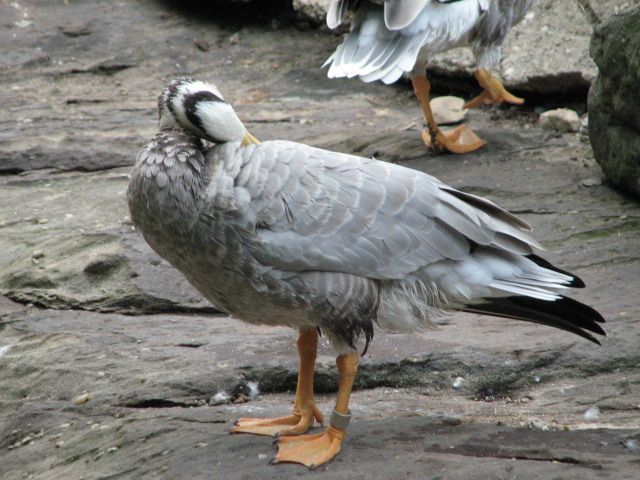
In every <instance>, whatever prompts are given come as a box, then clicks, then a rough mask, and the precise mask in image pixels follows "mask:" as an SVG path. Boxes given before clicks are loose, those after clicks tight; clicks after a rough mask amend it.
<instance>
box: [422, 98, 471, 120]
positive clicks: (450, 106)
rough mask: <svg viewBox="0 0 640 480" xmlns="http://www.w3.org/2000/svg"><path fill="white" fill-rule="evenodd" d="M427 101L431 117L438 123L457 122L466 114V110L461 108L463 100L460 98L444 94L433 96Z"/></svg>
mask: <svg viewBox="0 0 640 480" xmlns="http://www.w3.org/2000/svg"><path fill="white" fill-rule="evenodd" d="M429 103H430V105H431V110H432V112H433V117H434V119H435V121H436V123H438V124H441V125H447V124H451V123H458V122H461V121H462V120H464V118H465V117H466V116H467V112H468V110H466V109H465V108H463V106H464V100H463V99H462V98H458V97H452V96H447V95H445V96H443V97H436V98H433V99H431V102H429Z"/></svg>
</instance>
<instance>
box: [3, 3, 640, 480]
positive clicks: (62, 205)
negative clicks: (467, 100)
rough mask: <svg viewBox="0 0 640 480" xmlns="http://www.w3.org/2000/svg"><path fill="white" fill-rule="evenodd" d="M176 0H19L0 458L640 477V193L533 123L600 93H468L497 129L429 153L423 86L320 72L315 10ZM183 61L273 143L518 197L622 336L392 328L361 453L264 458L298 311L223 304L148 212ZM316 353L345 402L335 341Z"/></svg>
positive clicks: (209, 467) (269, 469)
mask: <svg viewBox="0 0 640 480" xmlns="http://www.w3.org/2000/svg"><path fill="white" fill-rule="evenodd" d="M283 3H286V2H283ZM175 5H177V2H176V3H175V4H174V3H172V2H158V1H152V0H141V1H138V2H132V1H125V2H118V3H114V2H108V1H98V0H87V1H85V2H77V3H76V2H56V3H54V2H35V1H32V2H24V1H20V2H8V1H4V2H2V3H0V18H3V24H2V26H1V27H0V45H2V47H0V55H1V57H2V66H1V67H0V82H1V84H2V87H3V88H2V89H1V90H0V92H1V93H0V103H1V104H2V105H3V109H2V110H1V111H0V170H1V171H2V174H3V175H2V176H1V177H0V184H1V187H0V188H1V192H2V193H1V194H0V232H1V233H2V234H1V235H0V289H1V292H2V294H3V295H2V297H0V478H2V479H3V480H5V479H7V480H13V479H16V480H17V479H47V480H49V479H74V480H75V479H87V480H88V479H129V478H131V479H140V478H167V479H175V478H184V477H187V476H188V477H190V478H222V479H250V478H261V479H269V478H274V479H275V478H292V477H300V476H309V475H312V476H314V477H317V478H327V479H346V478H349V479H351V480H353V479H360V478H406V479H423V478H426V479H447V480H449V479H485V478H486V479H516V478H527V479H538V478H540V479H616V480H618V479H632V478H638V472H640V450H639V446H638V443H639V442H640V370H639V369H638V367H640V353H639V352H638V348H637V345H638V344H639V341H640V307H639V305H638V292H639V291H640V276H639V275H638V273H639V271H640V270H639V267H640V236H639V235H638V233H640V207H639V206H638V204H637V202H635V201H634V200H632V199H630V198H627V197H624V196H622V195H621V194H619V193H617V192H616V191H614V190H613V189H611V188H610V187H609V186H608V185H607V184H606V183H604V182H603V180H602V174H601V171H600V169H599V168H598V166H597V165H596V164H595V162H594V161H593V158H592V153H591V150H590V147H589V142H588V139H587V137H586V135H585V133H584V132H579V133H569V134H559V133H553V132H548V131H543V130H542V129H540V128H539V127H538V125H537V116H538V115H537V114H538V113H539V112H540V111H541V110H543V109H545V108H548V107H553V106H567V103H570V104H569V105H568V106H571V107H573V108H576V109H577V110H578V111H579V113H581V114H583V113H584V111H585V104H584V101H585V100H584V97H580V96H577V97H573V96H572V97H571V98H570V102H569V100H568V98H569V97H566V98H564V97H549V96H548V95H545V92H544V91H542V92H541V91H539V90H538V91H536V90H535V89H536V87H535V85H533V86H530V88H531V92H532V93H531V95H532V96H533V97H534V98H535V102H532V101H531V100H530V101H529V105H528V106H526V107H520V108H511V107H503V108H492V109H483V110H477V111H473V112H470V114H469V116H468V123H469V124H470V125H471V126H473V127H474V128H475V129H476V130H477V131H478V132H479V133H480V134H481V135H482V136H484V137H486V138H487V139H488V140H489V145H488V146H487V147H486V148H485V149H483V150H482V151H480V152H478V153H476V154H474V155H466V156H456V157H453V156H447V155H444V156H438V155H433V154H430V153H428V152H426V151H425V150H424V148H423V147H422V145H421V143H420V140H419V138H418V134H419V131H420V129H421V128H422V126H421V118H420V112H419V110H418V108H417V106H416V103H415V101H414V99H413V98H412V94H411V91H410V88H409V86H408V85H407V84H406V83H400V84H398V85H395V86H391V87H387V86H383V85H377V84H376V85H365V84H362V83H361V82H359V81H356V80H353V81H342V80H335V81H329V80H328V79H326V78H325V73H324V72H323V71H321V70H320V69H319V68H318V66H319V65H321V64H322V62H323V61H324V59H325V58H326V57H327V56H328V55H329V54H330V53H331V50H332V48H334V46H335V44H336V42H337V41H338V37H336V36H334V35H332V34H329V33H327V32H326V31H323V30H322V29H319V30H318V29H317V28H315V27H313V22H312V21H308V20H305V19H300V17H296V16H292V15H285V16H278V17H277V18H276V19H271V20H269V19H268V20H265V21H252V22H247V21H244V22H243V21H241V20H238V18H239V17H238V16H237V15H238V14H241V13H242V11H243V10H242V8H246V5H243V6H242V7H230V8H228V7H225V9H224V11H225V12H226V13H227V14H228V15H229V16H228V17H225V18H223V19H220V18H219V16H220V11H216V14H217V16H214V15H212V11H211V10H210V11H205V12H203V11H197V10H193V9H191V10H186V11H185V10H180V9H178V8H177V7H176V6H175ZM211 8H212V9H213V8H214V7H211ZM234 9H235V10H234ZM214 17H215V18H218V20H213V19H211V18H214ZM182 74H191V75H194V76H199V77H202V78H205V79H207V80H215V81H216V82H217V83H218V85H219V87H220V88H221V90H222V91H223V93H224V94H225V95H226V97H227V98H228V99H229V100H231V101H233V102H234V103H235V105H236V106H237V110H238V112H239V114H240V116H241V117H242V118H243V119H245V122H246V124H247V125H248V127H249V129H250V130H251V131H252V132H253V133H254V134H255V135H256V136H257V137H258V138H262V139H269V138H287V139H292V140H299V141H304V142H306V143H310V144H313V145H316V146H320V147H324V148H332V149H337V150H341V151H345V152H352V153H358V154H362V155H376V156H377V157H378V158H381V159H384V160H387V161H392V162H399V163H402V164H404V165H407V166H409V167H412V168H417V169H421V170H424V171H427V172H429V173H431V174H434V175H436V176H438V177H439V178H441V179H442V180H444V181H446V182H448V183H450V184H452V185H454V186H456V187H459V188H462V189H465V190H467V191H470V192H473V193H478V194H482V195H485V196H488V197H489V198H491V199H493V200H495V201H498V202H499V203H501V204H503V205H504V206H506V207H508V208H509V209H511V210H512V211H514V212H517V213H518V214H520V215H522V217H523V218H525V219H526V220H527V221H528V222H530V223H531V224H532V225H534V227H535V233H536V236H537V237H538V238H539V239H541V240H542V241H543V243H544V244H545V245H546V246H547V248H548V251H547V252H546V253H545V255H546V256H547V257H548V258H549V259H550V260H552V261H554V262H555V263H557V264H558V265H559V266H561V267H563V268H567V269H570V270H572V271H575V272H576V273H578V274H579V275H580V276H581V277H583V278H584V280H585V281H586V283H587V285H588V287H587V288H586V289H585V290H582V291H578V292H577V293H576V295H575V296H576V297H577V298H578V299H580V300H583V301H586V302H588V303H590V304H591V305H593V306H594V307H596V308H597V309H598V310H599V311H601V312H602V313H603V315H604V316H605V317H606V318H607V322H608V323H607V325H606V327H607V332H608V337H607V338H605V339H604V340H603V346H602V347H595V346H593V345H591V344H588V343H587V342H585V341H583V340H582V339H579V338H577V337H573V336H570V335H569V334H565V333H564V332H560V331H556V330H551V329H548V328H545V327H540V326H536V325H530V324H523V323H518V322H512V321H506V320H500V319H491V318H482V317H477V316H472V315H462V314H455V315H450V316H448V317H446V318H445V319H444V320H443V321H442V322H441V323H442V325H441V326H440V327H439V328H438V329H436V330H433V331H429V332H425V333H423V334H419V335H392V334H386V333H383V332H378V333H377V335H376V338H375V339H374V342H373V344H372V346H371V348H370V351H369V353H368V354H367V356H365V357H364V358H363V360H362V366H361V369H360V373H359V378H358V382H357V385H356V391H355V392H354V395H353V400H352V410H353V412H354V421H353V423H352V426H351V427H350V430H349V436H348V440H347V442H346V444H345V446H344V450H343V452H342V453H341V454H340V456H339V457H338V458H337V459H336V460H335V461H333V462H332V463H330V464H329V465H327V466H325V467H323V468H321V469H319V471H317V472H314V473H309V472H308V471H307V470H306V469H304V468H303V467H300V466H297V465H278V466H271V465H268V461H269V459H270V458H271V457H272V456H273V454H274V452H275V447H274V446H272V444H271V440H270V439H269V438H266V437H254V436H243V435H239V436H231V435H228V434H227V431H228V429H229V427H230V425H231V424H232V422H233V419H234V418H236V417H238V416H246V415H248V414H249V415H265V416H273V415H278V414H283V413H285V412H287V411H288V410H289V408H290V402H291V399H292V394H291V392H292V389H293V388H294V382H295V370H294V369H295V360H296V354H295V349H294V341H295V332H293V331H291V330H288V329H284V328H259V327H251V326H248V325H245V324H243V323H241V322H238V321H235V320H233V319H229V318H226V317H224V316H222V315H218V314H216V312H215V308H214V307H212V306H211V305H209V304H207V303H206V302H204V301H203V300H201V299H200V297H199V296H198V295H197V293H196V292H195V291H193V290H192V289H191V287H190V286H189V285H188V284H187V283H186V282H185V281H184V280H182V279H181V277H180V276H179V275H178V274H177V273H176V272H174V271H173V270H172V269H171V268H170V267H169V266H168V265H167V264H166V263H165V262H163V261H162V260H161V259H159V258H158V257H157V256H155V254H153V252H151V250H150V249H149V248H148V247H147V246H146V245H145V244H144V243H143V242H142V240H141V239H140V237H139V236H138V235H137V233H136V232H135V231H133V230H132V227H131V223H130V220H129V219H128V216H127V210H126V204H125V199H124V191H125V189H126V185H127V173H128V171H129V168H130V165H131V163H132V162H133V159H134V157H135V153H136V151H137V150H138V149H139V148H140V146H141V145H142V144H144V143H145V142H146V140H147V139H148V138H149V137H150V136H151V135H152V134H153V132H154V131H155V128H156V126H155V118H156V112H155V97H156V96H157V94H158V93H159V92H160V90H161V89H162V87H163V85H164V83H165V82H166V80H167V79H169V78H173V77H175V76H178V75H182ZM452 75H453V74H452ZM435 83H436V89H437V93H442V94H447V93H457V94H459V95H462V96H466V97H469V96H471V95H472V94H473V93H476V92H477V87H476V86H475V85H474V83H473V82H471V81H470V80H469V79H468V78H467V77H459V78H458V79H456V81H455V88H454V91H453V92H451V89H452V88H453V87H451V85H453V84H454V83H452V82H438V79H437V78H436V82H435ZM516 93H517V92H516ZM524 93H525V94H527V90H526V89H525V90H524ZM318 368H319V372H318V378H317V382H316V383H317V385H316V388H317V391H318V392H319V404H320V406H321V408H322V410H323V411H324V412H325V413H328V412H329V411H330V409H331V405H332V401H333V393H334V392H335V388H336V378H337V377H336V372H335V368H334V357H333V354H332V352H331V350H330V349H329V348H328V347H327V346H326V345H325V344H322V345H321V352H320V356H319V367H318ZM458 377H461V378H462V379H464V380H462V381H460V380H458V382H456V386H457V387H458V388H454V387H453V384H454V381H455V380H456V379H457V378H458ZM252 382H253V383H252ZM254 383H255V384H257V386H258V389H259V390H260V392H261V393H260V394H259V395H258V396H256V395H255V390H252V388H250V387H249V384H251V385H254ZM87 399H88V401H86V400H87ZM82 400H85V402H84V403H82ZM594 406H595V407H597V409H596V408H594ZM587 411H589V415H586V416H585V413H586V412H587Z"/></svg>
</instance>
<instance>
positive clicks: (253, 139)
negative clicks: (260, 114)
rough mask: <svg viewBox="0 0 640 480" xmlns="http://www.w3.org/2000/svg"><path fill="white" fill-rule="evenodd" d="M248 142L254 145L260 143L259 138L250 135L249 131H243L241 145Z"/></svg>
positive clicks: (244, 145) (245, 144)
mask: <svg viewBox="0 0 640 480" xmlns="http://www.w3.org/2000/svg"><path fill="white" fill-rule="evenodd" d="M250 143H255V144H256V145H260V140H258V139H257V138H256V137H254V136H253V135H251V134H250V133H249V132H245V134H244V137H243V138H242V146H243V147H246V146H247V145H249V144H250Z"/></svg>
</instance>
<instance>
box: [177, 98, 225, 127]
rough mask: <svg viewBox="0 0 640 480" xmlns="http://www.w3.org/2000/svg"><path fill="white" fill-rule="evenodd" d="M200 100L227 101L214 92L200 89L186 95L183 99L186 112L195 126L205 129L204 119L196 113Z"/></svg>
mask: <svg viewBox="0 0 640 480" xmlns="http://www.w3.org/2000/svg"><path fill="white" fill-rule="evenodd" d="M199 102H222V103H226V102H225V101H224V100H223V99H221V98H220V97H218V96H217V95H216V94H214V93H213V92H209V91H199V92H195V93H192V94H188V95H185V97H184V100H183V107H184V114H185V115H186V117H187V119H189V121H190V122H191V124H192V125H193V126H194V127H196V128H198V129H200V130H201V131H204V125H203V124H202V119H201V118H200V117H199V116H198V114H197V113H196V110H197V108H198V103H199Z"/></svg>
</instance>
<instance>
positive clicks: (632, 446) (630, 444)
mask: <svg viewBox="0 0 640 480" xmlns="http://www.w3.org/2000/svg"><path fill="white" fill-rule="evenodd" d="M622 444H623V445H624V448H626V449H627V450H629V451H630V452H637V451H638V450H640V447H638V442H637V441H636V440H632V439H630V438H629V439H627V440H625V441H624V442H622Z"/></svg>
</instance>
